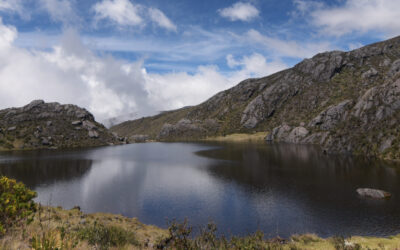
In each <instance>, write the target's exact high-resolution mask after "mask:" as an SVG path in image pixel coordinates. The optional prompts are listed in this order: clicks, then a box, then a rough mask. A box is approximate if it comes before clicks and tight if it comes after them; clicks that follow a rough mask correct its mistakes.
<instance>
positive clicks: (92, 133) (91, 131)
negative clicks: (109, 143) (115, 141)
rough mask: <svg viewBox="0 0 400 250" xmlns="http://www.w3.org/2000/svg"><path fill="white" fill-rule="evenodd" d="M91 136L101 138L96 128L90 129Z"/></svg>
mask: <svg viewBox="0 0 400 250" xmlns="http://www.w3.org/2000/svg"><path fill="white" fill-rule="evenodd" d="M89 137H90V138H99V133H97V132H96V131H94V130H90V131H89Z"/></svg>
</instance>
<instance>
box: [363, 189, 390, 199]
mask: <svg viewBox="0 0 400 250" xmlns="http://www.w3.org/2000/svg"><path fill="white" fill-rule="evenodd" d="M356 191H357V193H358V194H359V195H360V196H363V197H369V198H373V199H387V198H390V197H391V196H392V195H391V194H390V193H389V192H386V191H383V190H379V189H372V188H358V189H357V190H356Z"/></svg>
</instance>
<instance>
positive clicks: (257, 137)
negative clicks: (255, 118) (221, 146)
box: [204, 132, 268, 142]
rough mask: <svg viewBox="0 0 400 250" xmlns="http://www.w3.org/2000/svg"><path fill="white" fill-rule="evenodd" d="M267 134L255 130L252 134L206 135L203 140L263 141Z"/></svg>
mask: <svg viewBox="0 0 400 250" xmlns="http://www.w3.org/2000/svg"><path fill="white" fill-rule="evenodd" d="M267 135H268V133H267V132H257V133H253V134H230V135H226V136H215V137H207V138H206V139H204V140H205V141H218V142H260V141H264V140H265V137H266V136H267Z"/></svg>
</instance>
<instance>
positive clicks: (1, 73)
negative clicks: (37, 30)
mask: <svg viewBox="0 0 400 250" xmlns="http://www.w3.org/2000/svg"><path fill="white" fill-rule="evenodd" d="M17 36H18V31H17V30H16V29H15V28H14V27H12V26H6V25H4V24H3V23H2V22H0V89H1V91H0V108H6V107H10V106H22V105H25V104H27V103H29V102H30V101H31V100H33V99H44V100H46V101H57V102H60V103H73V104H77V105H79V106H82V107H85V108H87V109H88V110H90V111H91V112H93V114H94V115H95V116H96V118H97V119H99V120H101V121H103V120H106V119H108V118H110V117H118V116H121V115H124V114H131V113H135V114H137V115H138V116H144V115H151V114H155V113H156V112H158V111H161V110H168V109H173V108H180V107H182V106H187V105H195V104H198V103H200V102H202V101H204V100H206V99H208V98H209V97H211V96H212V95H213V94H215V93H217V92H218V91H221V90H224V89H226V88H229V87H231V86H233V85H235V84H237V83H238V82H239V81H241V80H244V79H245V78H248V77H256V76H264V75H267V74H269V73H271V72H272V71H275V70H278V68H279V69H281V68H280V67H282V68H283V67H285V65H283V64H279V65H278V64H276V63H274V62H268V61H267V60H266V59H265V58H264V57H263V56H262V55H260V54H253V55H251V56H249V57H246V56H244V57H242V58H239V59H235V58H234V57H233V56H230V57H231V59H232V60H233V61H234V62H235V63H234V64H235V66H234V67H236V68H235V69H234V70H232V72H231V73H227V74H226V73H222V72H221V71H220V70H219V69H218V67H216V66H212V65H205V66H200V67H198V68H197V70H196V71H195V72H194V73H192V74H189V73H186V72H177V73H167V74H155V73H149V72H147V71H146V69H145V68H144V66H143V62H142V61H137V62H126V61H123V60H118V59H115V58H113V57H112V56H111V55H103V56H99V55H97V54H96V53H93V52H92V51H91V50H90V49H88V48H87V47H86V46H85V45H84V44H83V43H82V42H81V39H80V37H79V35H78V34H77V33H76V32H75V31H73V30H68V31H66V32H65V34H64V35H63V37H62V39H61V42H60V43H58V44H57V45H55V46H53V47H52V48H51V49H48V50H35V49H26V48H19V47H17V46H15V45H14V41H15V39H16V37H17Z"/></svg>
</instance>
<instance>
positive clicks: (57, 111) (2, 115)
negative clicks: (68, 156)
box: [0, 100, 120, 150]
mask: <svg viewBox="0 0 400 250" xmlns="http://www.w3.org/2000/svg"><path fill="white" fill-rule="evenodd" d="M119 143H120V141H119V139H118V138H117V137H116V136H114V135H113V134H111V133H110V132H109V131H108V130H107V129H106V128H105V127H104V126H103V125H102V124H100V123H97V122H96V121H95V120H94V117H93V115H92V114H91V113H89V112H88V111H87V110H85V109H82V108H79V107H78V106H75V105H71V104H68V105H61V104H59V103H45V102H44V101H42V100H36V101H33V102H31V103H30V104H28V105H26V106H24V107H21V108H9V109H3V110H0V150H16V149H38V148H53V149H54V148H72V147H89V146H102V145H109V144H119Z"/></svg>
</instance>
